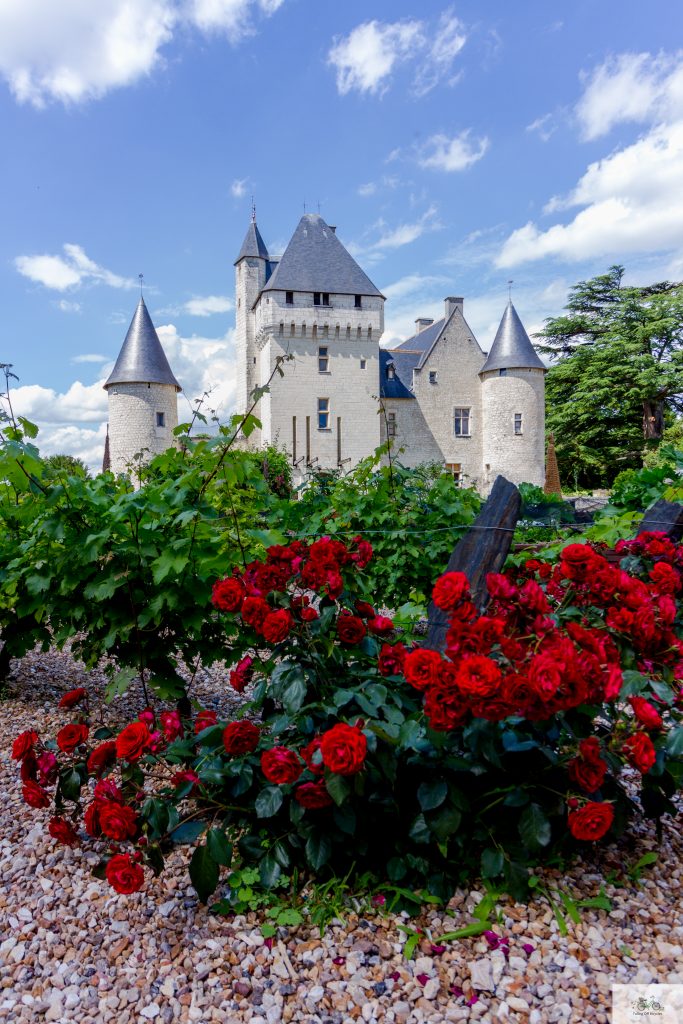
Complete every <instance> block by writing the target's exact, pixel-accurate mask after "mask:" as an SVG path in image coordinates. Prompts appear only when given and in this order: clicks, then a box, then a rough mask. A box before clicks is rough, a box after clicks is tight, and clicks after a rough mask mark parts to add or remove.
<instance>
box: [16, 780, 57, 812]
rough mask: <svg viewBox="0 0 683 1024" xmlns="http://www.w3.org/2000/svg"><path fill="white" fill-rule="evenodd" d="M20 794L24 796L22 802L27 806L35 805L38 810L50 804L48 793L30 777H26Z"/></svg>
mask: <svg viewBox="0 0 683 1024" xmlns="http://www.w3.org/2000/svg"><path fill="white" fill-rule="evenodd" d="M21 795H22V796H23V798H24V803H26V804H28V805H29V807H35V808H36V809H38V810H40V809H41V808H42V807H49V806H50V796H49V794H48V793H46V791H45V790H44V789H43V787H42V786H39V785H38V783H37V782H32V781H31V780H30V779H27V781H26V782H25V783H24V785H23V786H22V787H21Z"/></svg>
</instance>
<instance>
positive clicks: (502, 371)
mask: <svg viewBox="0 0 683 1024" xmlns="http://www.w3.org/2000/svg"><path fill="white" fill-rule="evenodd" d="M507 373H508V372H507V370H506V369H505V367H501V369H500V370H499V371H498V376H499V377H507Z"/></svg>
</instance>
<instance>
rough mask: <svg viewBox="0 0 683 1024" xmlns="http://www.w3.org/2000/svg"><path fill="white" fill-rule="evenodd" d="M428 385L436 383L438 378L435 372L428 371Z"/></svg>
mask: <svg viewBox="0 0 683 1024" xmlns="http://www.w3.org/2000/svg"><path fill="white" fill-rule="evenodd" d="M429 383H430V384H436V383H438V377H437V373H436V370H430V371H429Z"/></svg>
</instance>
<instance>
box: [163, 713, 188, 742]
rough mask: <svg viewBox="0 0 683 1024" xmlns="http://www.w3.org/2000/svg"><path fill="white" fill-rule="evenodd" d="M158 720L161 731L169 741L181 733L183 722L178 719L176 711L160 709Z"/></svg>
mask: <svg viewBox="0 0 683 1024" xmlns="http://www.w3.org/2000/svg"><path fill="white" fill-rule="evenodd" d="M159 721H160V722H161V731H162V732H163V734H164V736H165V737H166V739H167V740H168V742H169V743H172V742H173V740H176V739H178V737H179V736H182V735H183V723H182V722H181V721H180V715H179V714H178V712H177V711H162V712H161V714H160V715H159Z"/></svg>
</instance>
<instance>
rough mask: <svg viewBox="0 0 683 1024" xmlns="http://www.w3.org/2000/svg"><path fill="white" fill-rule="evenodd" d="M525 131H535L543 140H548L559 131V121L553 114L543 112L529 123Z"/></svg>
mask: <svg viewBox="0 0 683 1024" xmlns="http://www.w3.org/2000/svg"><path fill="white" fill-rule="evenodd" d="M525 131H527V132H535V133H536V134H537V135H538V136H539V138H540V139H541V141H542V142H547V141H548V139H550V138H552V136H553V135H554V134H555V132H556V131H557V123H556V121H555V118H554V117H553V115H552V114H543V116H542V117H537V118H536V120H535V121H532V122H531V124H528V125H527V126H526V128H525Z"/></svg>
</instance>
